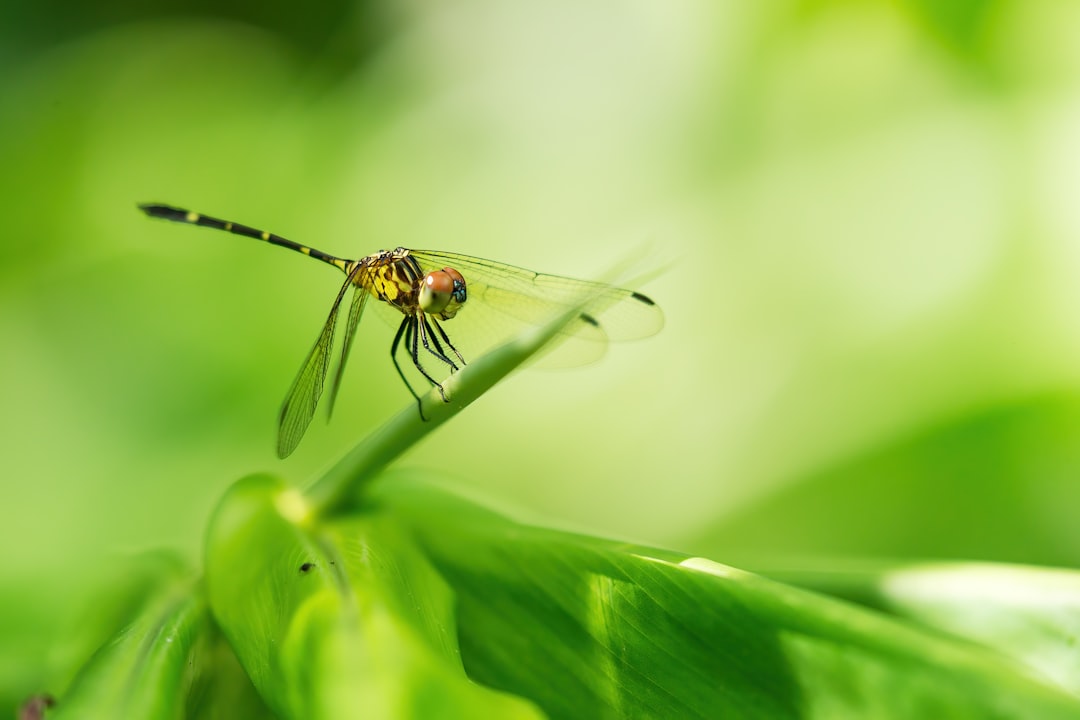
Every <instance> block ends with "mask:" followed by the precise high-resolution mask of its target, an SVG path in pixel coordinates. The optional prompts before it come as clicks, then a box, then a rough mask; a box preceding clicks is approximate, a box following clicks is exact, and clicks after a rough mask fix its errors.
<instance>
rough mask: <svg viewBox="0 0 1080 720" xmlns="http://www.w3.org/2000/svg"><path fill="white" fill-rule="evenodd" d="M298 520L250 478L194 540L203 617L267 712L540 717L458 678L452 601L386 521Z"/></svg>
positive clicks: (283, 497) (273, 488) (295, 497)
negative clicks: (202, 570)
mask: <svg viewBox="0 0 1080 720" xmlns="http://www.w3.org/2000/svg"><path fill="white" fill-rule="evenodd" d="M310 519H311V514H310V510H309V508H308V506H307V505H306V503H305V501H304V500H303V498H302V497H301V496H300V495H299V494H298V493H296V492H295V491H293V490H289V489H287V488H286V487H285V486H284V484H283V483H281V482H279V481H276V480H275V479H273V478H270V477H267V476H252V477H249V478H247V479H245V480H242V481H241V482H240V483H238V484H237V485H235V486H234V487H233V488H232V490H231V491H230V492H229V493H228V494H227V496H226V497H225V499H224V501H223V503H222V504H221V506H220V508H219V509H218V512H217V513H216V514H215V516H214V520H213V522H212V523H211V528H210V533H209V537H208V541H207V556H206V577H207V587H208V588H209V594H210V601H211V605H212V607H213V609H214V614H215V616H216V617H217V619H218V621H219V622H220V623H221V626H222V627H223V629H224V631H225V634H226V635H227V636H228V638H229V641H230V643H231V645H232V647H233V648H234V650H235V651H236V653H237V655H238V656H239V658H240V661H241V663H242V664H243V666H244V668H245V669H246V670H247V672H248V673H249V675H250V677H251V679H252V681H253V683H254V684H255V686H256V687H257V688H258V689H259V692H260V693H261V694H262V696H263V697H264V698H265V699H266V701H267V703H269V704H270V706H271V707H273V708H274V710H275V711H276V712H277V713H278V714H279V715H280V716H282V717H286V718H340V717H360V716H362V715H363V716H370V717H397V718H430V717H441V718H453V717H460V718H475V717H498V718H537V717H540V715H539V714H538V713H537V712H536V711H535V709H534V708H533V707H532V706H531V705H530V704H529V703H528V702H526V701H523V700H520V699H517V698H513V697H510V696H507V695H504V694H503V693H499V692H496V691H494V690H490V689H485V688H482V687H480V686H478V685H476V684H475V683H473V682H472V681H470V680H469V679H468V678H467V677H466V675H465V671H464V669H463V668H462V666H461V661H460V657H459V655H458V649H457V639H456V621H455V615H454V605H453V594H452V593H451V592H450V590H449V588H448V587H447V585H446V583H445V581H444V580H443V579H442V578H441V577H440V576H439V575H438V574H437V573H436V572H435V571H434V570H433V569H432V567H431V565H430V564H429V563H428V561H427V560H426V558H425V557H424V556H423V554H422V553H421V552H419V551H418V549H417V548H416V546H415V545H414V544H413V542H412V541H411V539H410V537H409V535H408V533H407V531H406V529H404V528H402V527H401V526H400V525H399V524H398V523H397V522H395V520H394V519H393V517H391V516H387V515H385V514H382V513H375V514H371V515H366V514H357V515H355V516H350V517H341V518H338V519H336V520H334V521H332V522H326V523H320V524H318V525H314V524H312V523H311V522H310Z"/></svg>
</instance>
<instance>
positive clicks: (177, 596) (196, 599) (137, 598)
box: [49, 553, 268, 718]
mask: <svg viewBox="0 0 1080 720" xmlns="http://www.w3.org/2000/svg"><path fill="white" fill-rule="evenodd" d="M128 570H129V571H130V572H129V574H128V576H127V577H126V579H125V581H124V582H123V583H120V584H119V585H118V586H117V587H116V588H114V591H113V592H112V593H110V595H109V596H108V597H104V598H102V599H101V601H100V603H99V607H100V608H103V609H102V610H100V611H98V612H97V613H96V615H97V617H96V620H95V621H93V622H89V623H88V625H87V627H88V632H87V635H88V636H92V635H97V634H101V635H102V636H108V639H107V641H106V642H104V644H102V645H101V646H100V648H98V649H97V651H96V652H95V653H94V655H93V656H92V657H91V658H90V659H89V661H88V662H86V663H85V665H83V667H82V669H81V670H80V671H79V673H78V674H77V675H76V676H75V678H74V680H73V681H72V683H71V686H70V687H69V688H68V689H67V691H66V692H65V693H63V695H62V696H61V699H60V701H59V702H58V703H57V705H56V708H55V711H54V713H53V714H50V715H49V717H57V718H86V717H116V718H184V717H193V716H197V717H200V718H226V717H245V718H261V717H268V715H267V713H266V710H265V706H264V705H263V704H262V702H261V701H260V700H259V698H258V696H257V695H255V693H254V692H253V691H252V687H251V683H250V682H249V681H248V680H247V678H246V677H245V676H244V675H243V673H242V672H240V669H239V666H238V665H237V663H236V659H235V657H234V656H233V655H232V652H231V651H230V650H229V648H228V646H226V645H225V644H224V643H223V640H222V637H221V634H220V632H218V630H217V628H216V626H215V625H214V624H213V622H212V620H211V617H210V614H209V612H208V611H207V605H206V599H205V597H204V596H203V593H202V592H201V590H200V588H199V587H198V585H197V583H196V582H195V580H194V577H193V575H192V573H191V572H190V571H189V570H187V569H186V568H185V567H184V566H183V565H182V564H181V563H180V562H179V561H178V560H177V559H176V558H175V557H173V556H171V555H166V554H162V553H155V554H150V555H146V556H143V557H142V558H139V559H138V562H137V563H136V564H135V565H134V566H131V567H129V568H128ZM79 644H80V643H79V642H77V643H75V645H76V646H78V645H79Z"/></svg>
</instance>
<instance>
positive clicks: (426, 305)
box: [417, 270, 454, 314]
mask: <svg viewBox="0 0 1080 720" xmlns="http://www.w3.org/2000/svg"><path fill="white" fill-rule="evenodd" d="M453 296H454V278H453V277H451V276H450V273H448V272H446V271H445V270H432V271H431V272H429V273H428V274H427V275H425V276H424V284H423V285H422V286H421V287H420V296H419V298H417V301H418V302H419V303H420V309H421V310H423V311H424V312H426V313H431V314H438V313H441V312H442V311H443V310H445V309H446V306H447V305H449V304H450V300H451V298H453Z"/></svg>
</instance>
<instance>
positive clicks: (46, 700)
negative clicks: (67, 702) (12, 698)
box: [19, 693, 56, 720]
mask: <svg viewBox="0 0 1080 720" xmlns="http://www.w3.org/2000/svg"><path fill="white" fill-rule="evenodd" d="M53 705H56V698H54V697H53V696H52V695H50V694H49V693H38V694H37V695H31V696H30V697H28V698H27V699H26V701H25V702H24V703H23V704H22V706H21V707H20V708H19V720H41V719H42V718H44V717H45V711H46V710H48V709H49V708H51V707H52V706H53Z"/></svg>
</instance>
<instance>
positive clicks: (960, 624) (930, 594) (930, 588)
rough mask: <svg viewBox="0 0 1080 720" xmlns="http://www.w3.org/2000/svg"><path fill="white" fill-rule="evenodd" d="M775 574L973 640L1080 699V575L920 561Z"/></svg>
mask: <svg viewBox="0 0 1080 720" xmlns="http://www.w3.org/2000/svg"><path fill="white" fill-rule="evenodd" d="M843 567H844V564H843V563H839V562H836V563H833V564H832V569H830V570H817V571H814V570H804V571H802V572H798V573H792V572H787V573H778V574H777V575H778V576H779V577H781V578H784V579H786V580H789V581H792V582H797V583H799V584H801V585H804V586H807V587H811V588H813V589H816V590H819V591H823V592H828V593H831V594H834V595H837V596H840V597H845V598H850V599H853V600H856V601H858V602H861V603H863V604H865V605H868V606H870V607H873V608H876V609H880V610H884V611H886V612H889V613H892V614H894V615H897V616H899V617H902V618H907V619H911V620H915V621H917V622H918V623H920V624H922V625H925V626H928V627H932V628H935V629H938V630H943V631H945V632H948V633H950V634H952V635H955V636H958V637H962V638H966V639H969V640H974V641H976V642H978V643H980V644H983V645H986V646H987V647H990V648H993V649H995V650H997V651H999V652H1001V653H1002V654H1004V655H1008V656H1010V657H1012V658H1014V659H1015V660H1017V661H1019V662H1021V663H1024V664H1025V665H1027V666H1029V667H1030V668H1032V669H1033V671H1035V672H1038V673H1040V674H1041V675H1042V676H1043V677H1045V678H1046V679H1047V680H1050V681H1053V682H1056V683H1058V684H1059V685H1060V686H1061V687H1062V688H1063V689H1065V690H1067V691H1069V692H1071V693H1073V694H1074V695H1077V696H1080V653H1077V651H1076V643H1077V638H1078V636H1080V572H1076V571H1074V570H1059V569H1052V568H1038V567H1029V566H1022V565H1001V564H993V563H958V562H953V563H946V562H941V563H920V564H893V565H889V566H878V567H866V566H863V567H850V566H849V567H848V568H847V569H846V570H842V569H841V568H843Z"/></svg>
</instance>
